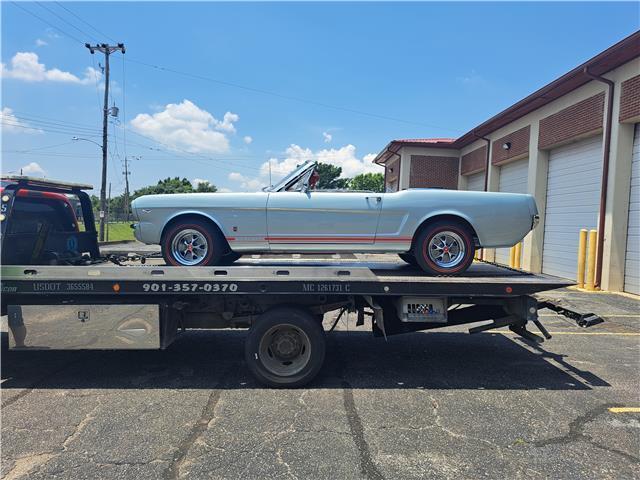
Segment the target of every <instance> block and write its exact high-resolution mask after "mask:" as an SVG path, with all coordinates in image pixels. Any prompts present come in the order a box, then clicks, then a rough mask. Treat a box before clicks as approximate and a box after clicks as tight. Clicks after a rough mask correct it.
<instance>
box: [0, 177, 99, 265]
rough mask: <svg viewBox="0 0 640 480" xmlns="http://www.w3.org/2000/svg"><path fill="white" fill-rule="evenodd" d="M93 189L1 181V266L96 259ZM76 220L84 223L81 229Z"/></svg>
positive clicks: (29, 180) (33, 180) (31, 180)
mask: <svg viewBox="0 0 640 480" xmlns="http://www.w3.org/2000/svg"><path fill="white" fill-rule="evenodd" d="M91 188H93V187H92V186H91V185H81V184H74V183H68V182H57V181H54V180H44V179H38V178H33V177H25V176H3V177H2V178H1V179H0V201H1V203H0V215H1V216H0V221H1V222H0V225H1V228H2V264H3V265H34V264H40V265H42V264H54V265H58V264H68V263H69V262H75V261H79V260H81V259H83V258H97V257H98V256H99V251H98V244H97V235H96V229H95V222H94V218H93V210H92V208H91V200H90V198H89V196H88V195H87V194H86V193H85V192H84V191H83V190H88V189H91ZM78 217H80V218H82V220H83V228H82V229H81V228H80V226H81V225H80V222H79V221H78Z"/></svg>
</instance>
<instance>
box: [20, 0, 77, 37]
mask: <svg viewBox="0 0 640 480" xmlns="http://www.w3.org/2000/svg"><path fill="white" fill-rule="evenodd" d="M11 3H12V4H13V6H14V7H18V8H19V9H20V10H22V11H24V12H27V13H28V14H29V15H31V16H32V17H35V18H37V19H38V20H40V21H41V22H44V23H46V24H47V25H49V26H50V27H52V28H54V29H56V30H57V31H59V32H60V33H62V34H63V35H64V36H66V37H68V38H70V39H71V40H73V41H75V42H78V43H79V44H80V45H84V42H83V41H82V40H80V39H79V38H78V37H75V36H73V35H71V34H70V33H69V32H66V31H65V30H62V29H61V28H59V27H57V26H55V25H54V24H53V23H51V22H49V21H47V20H45V19H44V18H42V17H41V16H39V15H37V14H35V13H33V12H32V11H30V10H27V9H26V8H24V7H23V6H21V5H18V3H16V2H11Z"/></svg>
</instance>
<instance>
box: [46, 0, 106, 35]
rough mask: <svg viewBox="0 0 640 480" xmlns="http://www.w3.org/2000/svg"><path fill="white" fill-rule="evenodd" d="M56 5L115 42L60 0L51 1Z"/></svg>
mask: <svg viewBox="0 0 640 480" xmlns="http://www.w3.org/2000/svg"><path fill="white" fill-rule="evenodd" d="M53 3H55V4H56V5H58V6H59V7H60V8H62V9H64V10H66V11H67V12H69V13H70V14H71V15H73V16H74V17H76V18H77V19H78V20H80V21H81V22H82V23H84V24H85V25H87V26H88V27H90V28H92V29H93V30H95V31H96V32H98V33H99V34H100V35H101V36H102V37H105V38H108V39H109V40H111V41H112V42H116V40H114V39H113V38H112V37H110V36H109V35H107V34H105V33H103V32H101V31H100V30H98V29H97V28H96V27H94V26H93V25H92V24H90V23H89V22H87V21H86V20H84V19H83V18H82V17H81V16H80V15H77V14H76V13H75V12H73V11H71V10H69V9H68V8H67V7H65V6H64V5H62V4H61V3H60V2H53Z"/></svg>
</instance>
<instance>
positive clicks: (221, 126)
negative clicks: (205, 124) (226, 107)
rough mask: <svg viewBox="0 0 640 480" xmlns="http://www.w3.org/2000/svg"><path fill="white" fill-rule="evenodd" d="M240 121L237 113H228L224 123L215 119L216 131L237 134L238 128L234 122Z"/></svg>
mask: <svg viewBox="0 0 640 480" xmlns="http://www.w3.org/2000/svg"><path fill="white" fill-rule="evenodd" d="M238 120H240V116H239V115H238V114H237V113H231V112H227V113H225V114H224V117H222V122H221V121H219V120H216V119H215V118H214V119H213V121H214V125H215V127H216V130H221V131H223V132H229V133H235V132H236V127H235V126H234V125H233V123H234V122H237V121H238Z"/></svg>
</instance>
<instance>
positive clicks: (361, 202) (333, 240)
mask: <svg viewBox="0 0 640 480" xmlns="http://www.w3.org/2000/svg"><path fill="white" fill-rule="evenodd" d="M382 200H383V194H380V193H367V192H322V191H311V192H286V191H285V192H272V193H270V194H269V199H268V202H267V231H268V240H269V245H270V248H271V249H272V250H273V249H277V248H283V249H284V248H290V249H296V250H298V249H299V250H305V249H308V250H317V249H318V246H319V245H324V246H327V245H343V246H345V247H348V246H349V245H363V244H373V243H374V240H375V235H376V229H377V226H378V219H379V217H380V211H381V207H382ZM305 246H306V248H305ZM339 249H342V248H339ZM345 249H346V248H345Z"/></svg>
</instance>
